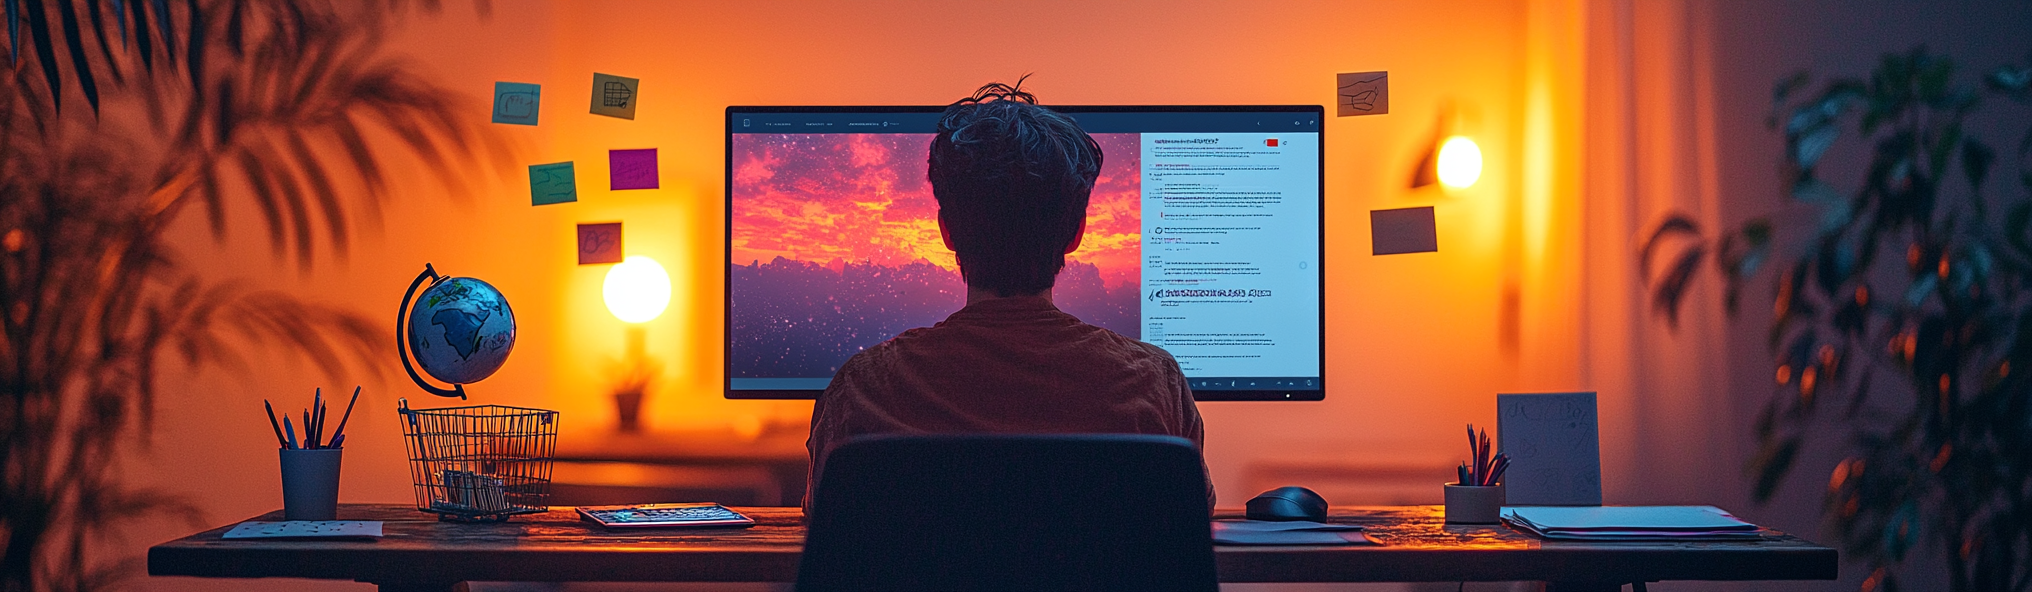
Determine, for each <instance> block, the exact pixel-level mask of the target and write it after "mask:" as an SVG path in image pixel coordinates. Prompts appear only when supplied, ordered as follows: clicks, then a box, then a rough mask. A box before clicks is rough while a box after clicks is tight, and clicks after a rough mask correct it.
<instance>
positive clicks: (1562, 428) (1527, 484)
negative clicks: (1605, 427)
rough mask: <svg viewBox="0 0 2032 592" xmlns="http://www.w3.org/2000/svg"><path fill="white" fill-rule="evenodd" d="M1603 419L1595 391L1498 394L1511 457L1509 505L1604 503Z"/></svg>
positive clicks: (1500, 424)
mask: <svg viewBox="0 0 2032 592" xmlns="http://www.w3.org/2000/svg"><path fill="white" fill-rule="evenodd" d="M1598 417H1599V416H1598V415H1597V414H1596V411H1595V394H1594V393H1545V394H1528V395H1523V394H1518V395H1507V394H1498V395H1496V436H1497V440H1499V441H1500V442H1501V447H1500V450H1502V451H1503V454H1507V455H1510V468H1508V469H1505V470H1504V471H1503V489H1504V492H1503V497H1504V498H1505V503H1507V504H1514V505H1519V506H1599V505H1602V449H1601V432H1600V425H1599V423H1598V421H1597V420H1598Z"/></svg>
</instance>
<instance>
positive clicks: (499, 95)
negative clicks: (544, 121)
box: [494, 82, 543, 125]
mask: <svg viewBox="0 0 2032 592" xmlns="http://www.w3.org/2000/svg"><path fill="white" fill-rule="evenodd" d="M542 88H543V87H541V86H537V85H534V84H525V83H521V82H496V83H494V123H512V124H516V125H536V103H537V93H538V92H539V91H540V90H542Z"/></svg>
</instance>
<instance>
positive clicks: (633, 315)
mask: <svg viewBox="0 0 2032 592" xmlns="http://www.w3.org/2000/svg"><path fill="white" fill-rule="evenodd" d="M601 295H602V296H603V297H605V299H606V300H607V311H608V312H612V313H614V316H615V317H616V318H619V319H621V320H622V321H625V322H629V323H647V322H649V321H652V320H655V319H656V317H657V315H661V314H663V309H664V308H666V307H669V306H670V274H669V273H665V272H664V271H663V266H662V265H658V264H657V263H656V260H655V259H650V258H648V257H645V256H642V255H630V256H629V257H628V258H627V259H624V260H622V261H621V262H620V263H618V264H615V265H614V267H613V268H611V269H608V270H607V283H606V285H605V286H603V287H602V288H601Z"/></svg>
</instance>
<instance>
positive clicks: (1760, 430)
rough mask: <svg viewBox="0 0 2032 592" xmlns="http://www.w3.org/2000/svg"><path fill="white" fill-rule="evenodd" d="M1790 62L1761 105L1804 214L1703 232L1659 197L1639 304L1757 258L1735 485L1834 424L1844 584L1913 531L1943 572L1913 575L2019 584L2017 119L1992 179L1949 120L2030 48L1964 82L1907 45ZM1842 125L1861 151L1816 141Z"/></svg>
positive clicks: (1780, 471)
mask: <svg viewBox="0 0 2032 592" xmlns="http://www.w3.org/2000/svg"><path fill="white" fill-rule="evenodd" d="M1809 83H1810V79H1809V77H1808V76H1807V75H1805V74H1800V75H1796V76H1793V77H1790V78H1787V79H1785V80H1782V81H1780V82H1779V83H1778V84H1777V87H1776V90H1775V92H1774V94H1773V113H1772V116H1771V118H1770V120H1769V121H1768V125H1769V126H1770V127H1771V128H1772V129H1773V130H1775V131H1778V132H1780V133H1781V135H1782V137H1783V138H1784V141H1785V155H1784V161H1783V162H1782V163H1781V164H1782V166H1781V167H1780V170H1781V175H1782V183H1783V186H1784V187H1787V188H1788V189H1789V193H1790V195H1789V197H1788V199H1791V200H1796V201H1797V202H1800V203H1804V204H1807V205H1808V206H1810V208H1811V209H1812V210H1814V211H1815V212H1816V213H1817V214H1818V216H1817V218H1816V219H1814V220H1811V221H1810V222H1809V223H1807V224H1804V225H1803V226H1806V227H1805V228H1800V229H1798V232H1797V233H1796V234H1794V233H1792V232H1789V231H1788V232H1787V233H1786V234H1787V235H1789V236H1788V238H1789V239H1790V240H1788V241H1780V240H1779V234H1780V232H1779V230H1778V227H1779V225H1778V224H1774V222H1773V220H1772V219H1770V218H1758V219H1752V220H1750V221H1748V222H1746V223H1744V224H1743V225H1742V226H1741V227H1739V228H1736V229H1733V230H1730V231H1727V232H1723V233H1720V236H1718V237H1715V238H1707V237H1705V236H1704V235H1703V230H1702V229H1701V228H1700V226H1699V225H1698V224H1697V223H1695V222H1694V220H1693V219H1692V218H1690V217H1688V216H1685V215H1678V214H1675V215H1672V216H1669V217H1668V218H1667V219H1666V220H1665V221H1664V222H1663V223H1662V224H1661V225H1660V226H1659V227H1658V228H1657V229H1656V230H1655V231H1654V232H1652V233H1651V234H1650V236H1649V237H1648V239H1647V240H1646V241H1644V244H1643V247H1642V248H1643V251H1642V253H1641V255H1642V257H1643V258H1644V260H1645V261H1646V262H1647V268H1648V262H1649V261H1650V260H1651V259H1652V258H1653V257H1668V258H1669V259H1667V261H1669V263H1668V264H1667V265H1665V266H1664V267H1663V269H1664V271H1663V272H1662V273H1661V274H1660V275H1659V276H1658V277H1657V278H1656V279H1654V280H1653V282H1652V302H1653V303H1654V308H1655V309H1656V310H1657V311H1658V312H1659V313H1661V314H1663V315H1664V316H1665V317H1666V318H1667V320H1668V321H1672V320H1673V319H1675V318H1676V311H1677V309H1678V308H1679V306H1680V305H1681V304H1682V300H1683V296H1684V295H1685V293H1686V289H1687V286H1688V284H1689V282H1690V281H1692V279H1693V277H1694V276H1695V275H1697V274H1698V273H1699V270H1700V269H1701V268H1702V263H1703V262H1711V263H1712V264H1713V265H1714V266H1715V268H1716V270H1717V271H1718V272H1719V275H1720V276H1721V277H1722V278H1723V279H1724V281H1725V282H1726V287H1725V289H1724V295H1725V296H1724V303H1725V305H1726V306H1727V308H1728V310H1729V311H1730V312H1731V313H1732V314H1733V313H1734V312H1735V310H1736V308H1737V306H1736V303H1737V300H1738V293H1739V292H1740V287H1741V286H1742V285H1743V284H1744V283H1745V282H1746V281H1747V280H1748V279H1750V278H1752V277H1754V276H1756V275H1757V274H1758V273H1759V272H1760V271H1762V270H1764V269H1765V268H1771V269H1773V270H1774V273H1775V274H1776V284H1777V287H1776V291H1775V294H1774V295H1773V299H1772V307H1771V309H1770V310H1772V312H1773V319H1772V324H1771V327H1770V332H1769V346H1770V348H1771V351H1773V352H1774V353H1775V354H1776V355H1775V360H1774V361H1773V364H1772V366H1773V369H1774V372H1773V377H1774V380H1775V382H1776V391H1775V396H1773V397H1772V398H1771V399H1770V400H1768V401H1767V402H1766V404H1765V405H1764V407H1763V410H1762V412H1761V413H1760V414H1759V415H1758V418H1757V420H1756V425H1755V431H1756V434H1757V438H1758V444H1759V451H1758V452H1757V454H1756V455H1755V457H1754V458H1752V459H1750V463H1749V467H1748V469H1749V473H1750V474H1751V476H1752V477H1753V488H1754V491H1753V494H1754V497H1755V498H1756V499H1757V500H1758V501H1760V502H1761V501H1767V500H1769V499H1770V498H1771V497H1772V495H1773V494H1774V493H1775V492H1776V490H1777V488H1778V484H1779V483H1780V481H1781V480H1782V479H1783V478H1784V476H1785V475H1787V474H1788V473H1789V472H1791V471H1792V470H1793V469H1794V468H1796V467H1795V460H1796V459H1797V458H1798V457H1799V452H1800V449H1801V447H1802V444H1803V443H1804V442H1805V441H1806V440H1807V439H1808V438H1810V437H1826V436H1828V435H1833V434H1844V435H1845V436H1846V437H1847V438H1848V440H1849V442H1848V444H1847V450H1848V451H1849V456H1848V457H1847V458H1846V459H1845V460H1842V461H1841V462H1840V463H1839V464H1837V465H1836V466H1834V467H1831V468H1830V469H1829V470H1830V474H1829V480H1828V488H1827V491H1826V494H1825V498H1824V503H1823V509H1824V512H1825V517H1826V519H1827V520H1828V521H1829V523H1830V524H1831V525H1832V530H1833V532H1835V533H1836V534H1837V536H1838V538H1839V541H1838V543H1839V546H1840V548H1841V550H1842V552H1843V554H1844V555H1845V556H1847V557H1848V558H1850V559H1852V560H1859V561H1861V562H1863V563H1865V564H1866V565H1868V566H1869V568H1870V569H1871V573H1870V575H1869V576H1868V579H1867V580H1866V581H1865V583H1864V589H1866V590H1871V589H1874V590H1898V589H1901V588H1903V586H1904V584H1903V583H1902V581H1901V580H1900V577H1899V570H1898V567H1900V566H1901V565H1902V564H1903V563H1904V562H1905V561H1906V560H1907V559H1908V558H1910V557H1912V556H1913V555H1912V553H1913V550H1914V549H1917V548H1919V547H1921V546H1922V545H1931V546H1933V549H1934V550H1935V552H1937V553H1938V554H1939V555H1940V556H1942V557H1944V558H1945V561H1946V562H1947V566H1946V567H1947V570H1946V571H1947V574H1948V577H1949V580H1948V581H1947V582H1944V583H1936V582H1924V583H1919V584H1917V585H1918V587H1920V588H1924V589H1939V588H1941V587H1946V588H1948V589H1952V590H1958V591H1959V590H1969V591H1976V590H1985V591H2024V590H2028V589H2032V166H2028V163H2027V161H2026V156H2027V154H2028V152H2032V130H2026V132H2025V133H2024V135H2022V136H2017V134H2013V135H2014V136H2017V137H2012V138H2010V139H2009V140H2008V141H2009V142H2011V143H2010V144H2006V145H2005V146H2006V148H2005V149H2004V152H2003V154H2005V155H2009V156H2007V157H2006V158H2005V159H2003V160H2004V162H2005V163H2009V164H2014V165H2015V168H2016V169H2017V171H2018V174H2017V177H2016V178H2015V179H2005V180H2002V181H2000V180H1998V179H1996V177H1998V176H1999V174H1998V173H2000V172H2001V171H2002V170H2003V169H2004V167H2000V166H1998V165H1999V164H2000V158H1999V150H1998V149H1997V148H1995V147H1994V146H1993V145H1992V144H1990V143H1989V142H1990V141H1991V140H1989V139H1986V138H1984V137H1983V136H1984V135H1986V134H1988V133H1993V132H1994V131H1995V130H1994V129H1990V128H1978V127H1972V126H1970V125H1968V123H1969V119H1970V117H1971V115H1973V114H1975V113H1977V112H1978V111H1979V109H1981V108H1982V107H1984V106H1986V105H1991V104H1997V103H2000V102H2001V103H2004V104H2006V105H2007V106H2008V107H2016V108H2022V107H2023V106H2025V105H2027V104H2028V103H2032V94H2028V89H2032V67H2028V65H2011V66H2005V67H2001V68H1997V69H1995V70H1992V71H1990V72H1988V73H1987V75H1986V76H1984V77H1983V81H1982V87H1981V88H1978V87H1976V86H1974V85H1970V84H1967V83H1964V82H1961V81H1958V80H1957V79H1956V69H1955V66H1954V64H1953V62H1952V61H1950V60H1949V59H1947V58H1945V57H1942V56H1939V55H1935V54H1932V53H1929V52H1927V51H1925V50H1924V49H1915V50H1912V51H1910V52H1906V53H1900V54H1892V55H1886V56H1884V58H1883V59H1882V60H1881V61H1880V62H1879V64H1878V65H1877V67H1876V69H1875V70H1873V71H1872V72H1870V73H1869V75H1868V76H1867V77H1863V78H1835V79H1832V80H1829V81H1826V82H1825V83H1823V84H1822V85H1821V86H1820V88H1819V90H1818V92H1811V93H1809V92H1805V91H1806V90H1807V86H1808V84H1809ZM2012 131H2015V130H2012ZM1844 138H1848V139H1852V140H1853V141H1857V142H1861V143H1862V144H1863V145H1865V146H1867V151H1866V153H1865V154H1864V158H1865V160H1864V161H1863V162H1859V163H1846V164H1855V165H1860V166H1859V167H1833V166H1829V162H1828V161H1826V160H1824V157H1826V156H1827V155H1829V154H1830V151H1829V148H1830V147H1832V146H1835V145H1836V144H1837V143H1838V142H1841V141H1844ZM1830 168H1835V169H1844V168H1855V169H1856V170H1859V171H1860V178H1824V177H1823V175H1822V174H1821V171H1823V170H1825V169H1830ZM2012 181H2015V183H2014V182H2012ZM1711 246H1712V248H1710V247H1711ZM1816 469H1819V468H1818V467H1816Z"/></svg>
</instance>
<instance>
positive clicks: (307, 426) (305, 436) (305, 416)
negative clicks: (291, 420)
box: [303, 409, 317, 448]
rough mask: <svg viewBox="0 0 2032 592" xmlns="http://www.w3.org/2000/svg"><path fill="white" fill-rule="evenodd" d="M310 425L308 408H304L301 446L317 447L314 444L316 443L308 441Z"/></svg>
mask: <svg viewBox="0 0 2032 592" xmlns="http://www.w3.org/2000/svg"><path fill="white" fill-rule="evenodd" d="M310 426H311V423H310V410H309V409H305V410H303V447H304V448H316V447H317V445H316V444H313V443H311V441H310Z"/></svg>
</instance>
